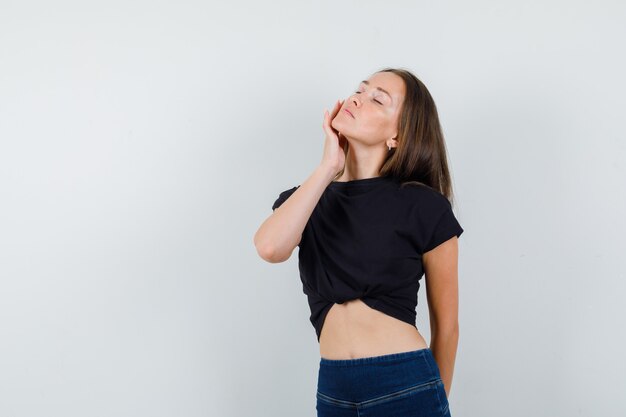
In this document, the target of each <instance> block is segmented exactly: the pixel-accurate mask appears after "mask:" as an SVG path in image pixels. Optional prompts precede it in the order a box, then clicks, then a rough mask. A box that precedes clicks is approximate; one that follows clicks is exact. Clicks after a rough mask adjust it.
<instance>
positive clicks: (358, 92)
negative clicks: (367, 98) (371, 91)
mask: <svg viewBox="0 0 626 417" xmlns="http://www.w3.org/2000/svg"><path fill="white" fill-rule="evenodd" d="M356 94H361V92H360V91H357V92H356ZM374 101H375V102H376V103H378V104H380V105H382V104H383V103H381V102H380V101H378V100H376V99H374Z"/></svg>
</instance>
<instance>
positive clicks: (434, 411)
mask: <svg viewBox="0 0 626 417" xmlns="http://www.w3.org/2000/svg"><path fill="white" fill-rule="evenodd" d="M316 396H317V406H316V409H317V416H318V417H407V416H412V417H416V416H420V417H451V416H450V407H449V404H448V398H447V396H446V391H445V390H444V385H443V381H442V380H441V375H440V374H439V367H438V366H437V362H435V358H434V356H433V354H432V351H431V350H430V348H424V349H419V350H413V351H410V352H400V353H392V354H389V355H382V356H371V357H367V358H357V359H325V358H320V368H319V374H318V379H317V395H316Z"/></svg>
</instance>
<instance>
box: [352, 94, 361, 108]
mask: <svg viewBox="0 0 626 417" xmlns="http://www.w3.org/2000/svg"><path fill="white" fill-rule="evenodd" d="M350 102H351V103H353V104H354V105H355V107H359V105H360V104H361V101H360V100H359V98H358V97H357V95H356V94H352V96H351V97H350Z"/></svg>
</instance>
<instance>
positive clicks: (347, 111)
mask: <svg viewBox="0 0 626 417" xmlns="http://www.w3.org/2000/svg"><path fill="white" fill-rule="evenodd" d="M344 110H345V112H346V113H348V114H349V115H350V116H352V118H353V119H354V115H353V114H352V113H350V110H348V109H344Z"/></svg>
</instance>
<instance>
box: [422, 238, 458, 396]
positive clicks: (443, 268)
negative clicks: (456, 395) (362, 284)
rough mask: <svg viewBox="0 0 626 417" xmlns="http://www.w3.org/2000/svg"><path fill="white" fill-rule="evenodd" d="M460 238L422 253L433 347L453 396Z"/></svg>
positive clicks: (446, 384) (442, 375)
mask: <svg viewBox="0 0 626 417" xmlns="http://www.w3.org/2000/svg"><path fill="white" fill-rule="evenodd" d="M458 252H459V247H458V238H457V237H456V236H454V237H452V238H451V239H448V240H447V241H445V242H443V243H442V244H440V245H438V246H437V247H435V248H434V249H432V250H430V251H428V252H426V253H424V254H423V257H422V262H423V266H424V273H425V281H426V298H427V302H428V311H429V318H430V334H431V341H430V349H431V350H432V352H433V356H434V357H435V360H436V362H437V365H438V366H439V371H440V373H441V379H442V381H443V384H444V388H445V390H446V395H448V396H449V395H450V389H451V386H452V374H453V373H454V361H455V359H456V351H457V346H458V342H459V285H458V281H459V280H458Z"/></svg>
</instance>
